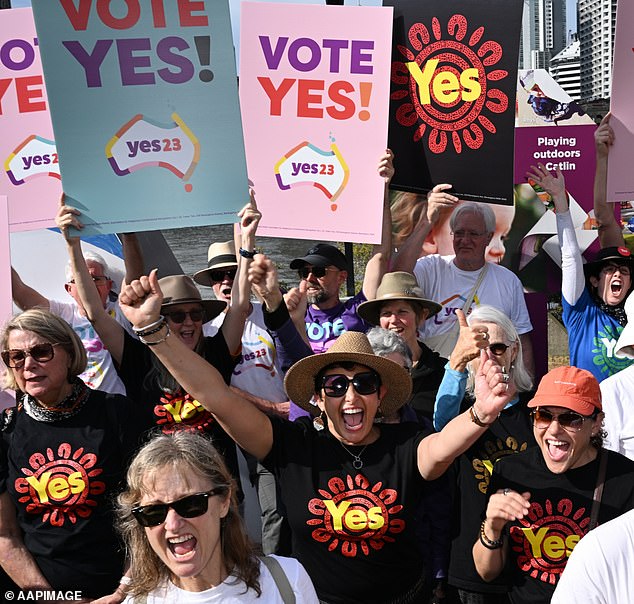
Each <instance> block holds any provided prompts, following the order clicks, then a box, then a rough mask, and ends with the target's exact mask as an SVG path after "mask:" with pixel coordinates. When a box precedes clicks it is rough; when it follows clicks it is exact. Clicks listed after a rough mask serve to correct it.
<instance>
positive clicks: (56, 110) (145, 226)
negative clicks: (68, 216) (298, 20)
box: [33, 0, 248, 234]
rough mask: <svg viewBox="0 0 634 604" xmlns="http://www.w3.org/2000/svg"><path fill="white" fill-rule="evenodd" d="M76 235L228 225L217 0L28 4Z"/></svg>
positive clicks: (243, 192) (226, 119)
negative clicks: (75, 210)
mask: <svg viewBox="0 0 634 604" xmlns="http://www.w3.org/2000/svg"><path fill="white" fill-rule="evenodd" d="M33 10H34V15H35V21H36V26H37V28H38V34H39V45H40V48H41V49H42V62H43V66H44V75H45V78H46V82H47V90H48V94H49V100H50V108H51V116H52V120H53V127H54V130H55V137H56V138H55V140H56V143H57V149H58V152H59V160H60V166H61V176H62V182H63V187H64V191H65V192H66V194H67V195H68V197H69V203H71V204H72V205H76V206H77V207H79V208H80V209H81V210H82V212H83V215H82V220H83V221H84V223H85V224H86V225H87V228H86V230H85V231H84V232H85V233H86V234H93V233H101V232H105V233H107V232H117V231H122V230H126V231H129V230H149V229H156V228H171V227H179V226H195V225H205V224H220V223H227V222H232V221H233V220H234V219H235V212H236V211H237V210H238V209H239V208H240V207H241V206H242V205H243V204H244V203H245V202H246V201H247V200H248V191H247V179H246V162H245V159H244V148H243V143H242V129H241V123H240V116H239V108H238V99H237V86H236V73H235V64H234V61H233V43H232V39H231V27H230V20H229V9H228V4H227V1H226V0H170V1H169V2H168V1H167V0H152V2H148V1H142V0H128V1H126V2H112V1H110V0H58V1H55V2H51V1H50V0H34V1H33Z"/></svg>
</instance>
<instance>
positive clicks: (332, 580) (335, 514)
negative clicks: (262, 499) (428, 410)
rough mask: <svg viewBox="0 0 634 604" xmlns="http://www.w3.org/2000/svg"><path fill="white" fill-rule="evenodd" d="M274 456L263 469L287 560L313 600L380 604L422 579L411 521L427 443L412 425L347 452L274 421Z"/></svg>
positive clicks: (322, 435) (305, 424)
mask: <svg viewBox="0 0 634 604" xmlns="http://www.w3.org/2000/svg"><path fill="white" fill-rule="evenodd" d="M271 423H272V424H273V443H274V444H273V449H272V451H271V453H270V454H269V456H268V457H267V458H266V459H265V460H264V462H263V463H264V465H265V466H266V467H267V468H269V469H270V470H271V471H272V472H274V474H275V475H276V477H277V479H278V480H279V484H280V488H281V494H282V500H283V502H284V504H285V506H286V510H287V518H288V522H289V524H290V526H291V530H292V540H293V555H294V556H295V557H296V558H297V559H298V560H299V561H300V562H301V563H302V564H303V565H304V567H305V568H306V570H307V571H308V574H309V575H310V577H311V579H312V581H313V583H314V585H315V588H316V590H317V594H318V596H319V597H320V598H321V599H323V600H326V601H327V602H332V603H333V604H356V603H359V604H361V603H363V604H368V603H373V602H376V603H379V602H380V603H382V604H383V603H386V602H390V601H391V600H392V599H394V598H395V597H396V596H398V595H399V594H402V593H406V592H407V591H408V590H409V589H411V588H412V586H413V585H414V584H415V583H416V582H417V581H418V580H419V579H420V578H421V576H422V575H423V572H424V569H423V561H422V556H421V554H420V552H419V549H418V545H417V540H416V535H415V521H414V514H415V512H416V508H417V506H418V503H419V502H420V499H421V495H422V493H423V489H424V488H425V481H424V480H423V479H422V477H421V475H420V473H419V471H418V466H417V457H416V451H417V448H418V444H419V443H420V441H421V440H422V438H423V437H424V436H425V435H426V433H424V432H420V431H419V428H418V427H417V425H416V424H412V423H405V424H394V425H382V426H381V436H380V437H379V439H378V440H377V441H376V442H374V443H372V444H370V445H368V446H367V448H366V447H363V446H361V447H354V446H349V447H348V449H349V450H350V451H352V452H353V453H354V454H355V455H358V456H359V457H360V458H361V461H362V462H363V467H362V468H360V469H358V470H357V469H355V468H354V467H353V465H352V461H353V458H352V456H351V454H350V453H348V452H347V451H346V450H345V449H344V448H343V447H342V446H341V444H340V443H339V441H337V440H336V439H335V438H334V437H333V436H332V435H331V434H330V432H329V431H328V429H325V430H323V431H322V432H317V431H315V430H314V428H313V427H312V424H311V422H310V420H309V419H307V418H300V419H298V420H297V421H295V422H292V423H291V422H288V421H284V420H280V419H278V418H272V419H271Z"/></svg>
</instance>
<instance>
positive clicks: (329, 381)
mask: <svg viewBox="0 0 634 604" xmlns="http://www.w3.org/2000/svg"><path fill="white" fill-rule="evenodd" d="M350 384H352V386H353V388H354V389H355V390H356V391H357V393H359V394H374V393H375V392H376V391H377V390H378V389H379V386H381V378H380V377H379V376H378V374H377V373H375V372H374V371H364V372H363V373H356V374H355V375H354V376H353V377H351V378H349V377H348V376H346V375H341V374H339V373H334V374H332V375H325V376H324V377H323V378H322V379H321V387H322V388H323V390H324V392H325V393H326V395H327V396H330V397H333V398H340V397H342V396H344V395H345V394H346V392H348V388H349V387H350Z"/></svg>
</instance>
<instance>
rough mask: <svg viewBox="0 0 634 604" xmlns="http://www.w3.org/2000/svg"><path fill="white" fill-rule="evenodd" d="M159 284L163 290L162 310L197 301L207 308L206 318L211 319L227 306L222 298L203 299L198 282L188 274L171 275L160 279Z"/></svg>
mask: <svg viewBox="0 0 634 604" xmlns="http://www.w3.org/2000/svg"><path fill="white" fill-rule="evenodd" d="M159 286H160V288H161V291H162V292H163V303H162V304H161V311H163V310H167V309H169V308H170V306H175V305H176V304H189V303H192V302H195V303H196V304H200V305H201V306H202V307H203V309H204V310H205V315H206V317H205V318H206V320H207V321H209V320H210V319H213V318H214V317H216V316H218V315H219V314H220V313H221V312H222V311H223V310H224V309H225V307H226V306H227V303H226V302H222V301H220V300H203V299H202V297H201V295H200V292H199V291H198V288H197V287H196V284H195V283H194V282H193V281H192V278H191V277H188V276H187V275H170V276H169V277H163V278H162V279H159Z"/></svg>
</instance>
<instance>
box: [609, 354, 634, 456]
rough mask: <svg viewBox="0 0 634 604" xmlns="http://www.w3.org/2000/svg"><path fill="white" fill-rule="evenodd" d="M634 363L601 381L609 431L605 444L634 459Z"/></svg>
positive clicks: (612, 449)
mask: <svg viewBox="0 0 634 604" xmlns="http://www.w3.org/2000/svg"><path fill="white" fill-rule="evenodd" d="M633 394H634V365H630V366H629V367H626V368H625V369H622V370H621V371H619V372H618V373H615V374H614V375H611V376H609V377H607V378H605V379H604V380H603V381H602V382H601V399H602V401H603V412H604V413H605V419H604V420H603V425H604V427H605V431H606V432H607V433H608V435H607V437H606V438H605V439H604V442H603V446H604V447H605V448H606V449H610V450H611V451H617V452H618V453H621V455H625V457H629V458H630V459H634V399H633V398H632V395H633Z"/></svg>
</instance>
